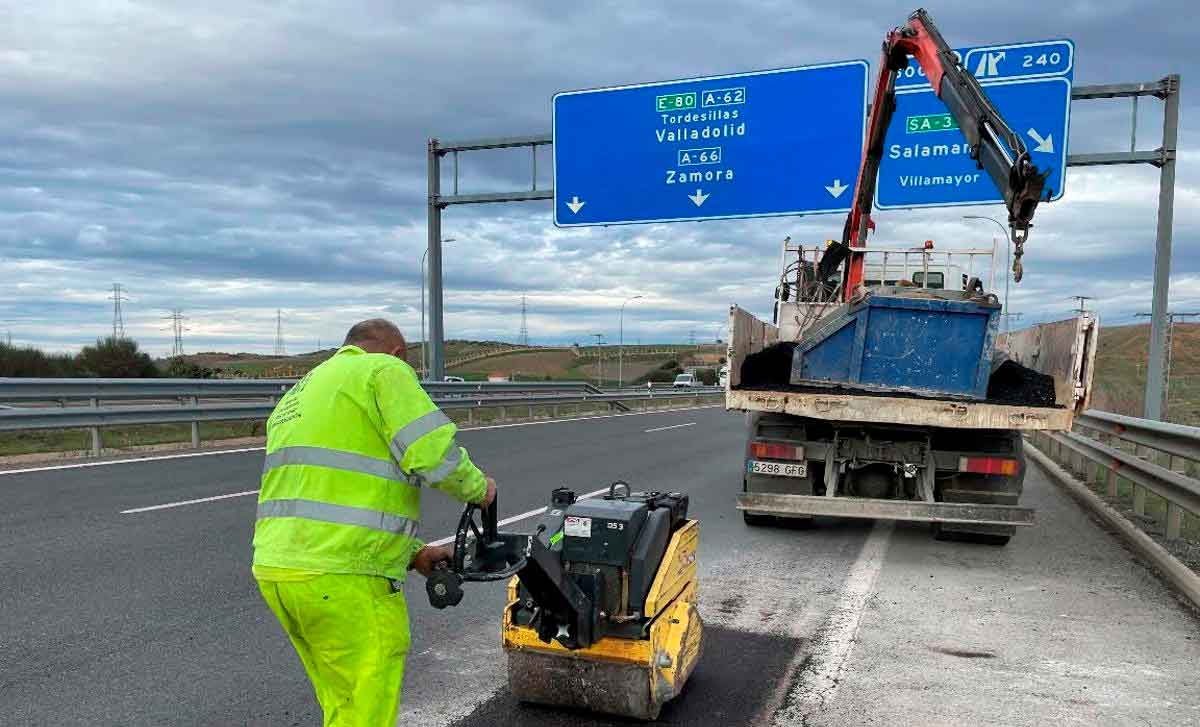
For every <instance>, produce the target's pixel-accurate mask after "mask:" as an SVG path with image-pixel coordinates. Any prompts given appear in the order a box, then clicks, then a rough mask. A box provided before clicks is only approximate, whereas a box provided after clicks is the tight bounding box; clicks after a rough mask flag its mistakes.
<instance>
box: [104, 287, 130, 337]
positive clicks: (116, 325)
mask: <svg viewBox="0 0 1200 727" xmlns="http://www.w3.org/2000/svg"><path fill="white" fill-rule="evenodd" d="M109 297H110V298H112V302H113V321H112V330H113V338H116V339H118V340H119V339H122V338H124V337H125V316H124V315H123V314H122V313H121V301H123V300H129V299H128V298H126V297H125V296H124V295H123V293H122V290H121V284H120V283H113V286H112V295H111V296H109Z"/></svg>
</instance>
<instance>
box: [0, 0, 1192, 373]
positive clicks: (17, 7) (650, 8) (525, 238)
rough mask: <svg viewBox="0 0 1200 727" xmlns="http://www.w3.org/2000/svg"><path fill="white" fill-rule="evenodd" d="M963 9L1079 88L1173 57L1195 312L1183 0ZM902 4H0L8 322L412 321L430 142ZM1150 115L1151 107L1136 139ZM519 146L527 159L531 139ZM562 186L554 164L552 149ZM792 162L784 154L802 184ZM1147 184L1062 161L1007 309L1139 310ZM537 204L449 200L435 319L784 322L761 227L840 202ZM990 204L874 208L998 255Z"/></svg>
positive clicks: (963, 40)
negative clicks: (741, 317) (725, 206)
mask: <svg viewBox="0 0 1200 727" xmlns="http://www.w3.org/2000/svg"><path fill="white" fill-rule="evenodd" d="M994 7H995V4H994V3H982V2H955V3H946V4H944V6H943V7H938V6H931V8H930V9H931V11H932V13H933V14H934V17H935V18H936V19H937V21H938V24H939V26H940V27H941V29H942V31H943V33H944V34H945V36H946V37H947V39H948V40H949V41H950V42H951V43H952V44H954V45H956V46H968V45H983V44H989V43H1005V42H1014V41H1022V40H1033V39H1041V38H1051V37H1068V38H1072V39H1074V40H1075V42H1076V46H1077V55H1076V73H1075V80H1076V83H1077V84H1088V83H1112V82H1124V81H1149V80H1152V79H1157V78H1159V77H1161V76H1163V75H1165V74H1167V73H1170V72H1176V73H1181V74H1182V75H1183V94H1182V99H1183V105H1182V117H1183V120H1182V124H1181V129H1180V146H1181V150H1180V162H1179V165H1178V183H1177V187H1176V199H1175V205H1176V206H1175V252H1174V260H1173V270H1172V279H1171V302H1172V307H1173V308H1177V309H1181V310H1182V309H1193V310H1195V309H1200V113H1197V111H1200V101H1197V99H1200V86H1197V85H1195V84H1196V83H1200V74H1196V73H1195V71H1197V70H1200V51H1197V46H1196V43H1195V37H1194V32H1193V31H1192V30H1191V29H1190V27H1189V26H1188V24H1186V23H1181V22H1178V20H1179V18H1180V17H1181V15H1182V16H1186V15H1188V13H1187V11H1186V5H1185V4H1184V3H1183V2H1181V1H1180V2H1174V3H1168V2H1138V3H1134V2H1126V1H1124V0H1106V1H1105V2H1094V1H1093V2H1085V1H1079V0H1064V1H1062V2H1056V3H1045V2H1032V1H1031V0H1013V2H1010V3H1007V4H1005V5H1004V6H1003V10H1002V11H1000V10H993V8H994ZM909 10H911V7H909V6H907V5H900V4H895V3H886V2H871V1H870V0H845V1H844V2H839V3H825V2H821V3H818V2H811V1H810V2H804V1H803V0H786V1H785V0H741V1H740V2H729V0H724V1H722V2H714V1H712V0H689V1H688V2H671V3H646V2H590V3H559V2H554V3H552V2H532V1H528V0H527V1H524V2H522V1H521V0H507V1H505V2H491V1H490V0H464V1H462V2H456V3H415V2H411V1H410V0H393V1H392V2H363V1H360V0H342V1H341V2H337V3H332V2H330V3H325V2H303V3H295V2H273V3H265V2H254V1H253V0H237V2H233V1H231V0H212V1H210V2H205V3H197V2H175V1H174V0H160V1H158V2H134V1H125V2H122V1H119V0H92V1H91V2H76V3H71V2H66V1H60V2H45V3H12V2H10V3H6V4H5V5H4V7H2V8H0V94H3V98H4V103H3V104H2V105H0V178H2V182H0V335H3V334H4V332H5V331H11V335H12V338H13V340H14V342H18V343H31V344H36V345H39V346H43V347H46V348H50V349H56V350H74V349H77V348H78V347H79V346H80V345H83V344H85V343H88V342H89V341H91V340H94V339H95V338H96V337H97V336H100V335H104V334H106V333H107V332H108V331H109V330H110V325H111V316H112V309H111V306H112V303H111V301H110V300H109V299H108V298H109V295H110V288H111V285H112V284H113V283H114V282H120V283H121V284H122V285H123V286H124V288H125V290H126V291H127V296H128V300H127V301H125V302H124V307H125V318H126V326H127V329H128V331H129V333H130V334H131V335H133V336H134V337H136V338H138V339H139V340H140V341H141V342H142V343H143V344H144V346H145V347H147V348H148V349H149V350H150V351H151V352H152V353H154V354H156V355H161V354H162V353H164V352H165V351H167V350H168V349H169V348H170V332H169V324H168V322H167V321H166V320H164V316H166V315H167V314H168V312H169V310H170V309H172V308H180V309H182V310H183V312H184V315H186V316H187V327H188V330H187V331H186V333H185V339H184V342H185V348H186V350H188V351H189V352H192V351H199V350H239V351H257V352H270V351H271V349H272V346H273V337H274V331H275V312H276V309H282V311H283V318H284V333H285V338H286V342H287V347H288V350H289V351H291V352H297V351H302V350H311V349H312V348H313V347H315V346H316V344H317V341H318V340H319V341H320V342H321V343H322V344H323V345H329V344H330V343H331V342H333V341H334V340H335V339H338V340H340V338H341V336H342V335H343V333H344V331H345V329H346V327H347V326H348V325H349V324H351V323H353V322H354V321H355V320H358V319H361V318H363V317H367V316H373V315H385V316H388V317H391V318H393V319H395V320H396V321H397V322H398V323H400V324H401V326H402V327H404V328H405V329H406V330H409V331H410V332H411V333H410V338H419V333H418V331H419V319H420V280H421V276H420V258H421V253H422V251H423V250H424V249H425V207H424V199H425V191H426V186H425V185H426V182H425V143H426V139H427V138H428V137H430V136H437V137H440V138H443V139H463V138H471V137H477V136H503V135H525V134H537V133H544V132H548V131H549V128H550V98H551V96H552V95H553V94H554V93H555V92H557V91H561V90H567V89H577V88H589V87H596V86H607V85H617V84H626V83H637V82H646V81H655V80H661V79H670V78H682V77H690V76H701V75H713V74H721V73H731V72H739V71H748V70H755V69H763V68H777V67H785V66H793V65H803V64H811V63H821V62H826V61H833V60H844V59H851V58H866V59H868V60H870V61H871V63H872V65H873V66H874V63H875V56H876V53H877V52H878V50H877V49H878V47H879V43H880V40H881V39H882V36H883V34H884V32H885V31H886V30H887V28H888V27H890V26H892V25H895V24H897V23H899V22H901V21H903V19H904V18H905V17H906V15H907V13H908V11H909ZM1161 107H1162V104H1161V103H1160V102H1158V101H1156V100H1153V99H1146V100H1143V101H1142V103H1141V113H1140V118H1139V127H1138V128H1139V135H1140V137H1141V141H1140V143H1139V146H1140V147H1142V148H1154V147H1157V146H1158V144H1159V140H1160V132H1161V124H1162V111H1161ZM1129 115H1130V111H1129V102H1128V101H1088V102H1078V103H1076V104H1075V105H1074V108H1073V110H1072V124H1071V125H1072V129H1071V151H1072V152H1086V151H1119V150H1122V149H1124V148H1126V147H1127V145H1128V134H1129V121H1130V120H1129ZM527 153H528V152H525V154H527ZM539 168H540V169H541V170H543V174H542V180H541V185H543V186H545V187H549V186H550V185H551V180H550V176H549V169H550V164H549V163H548V157H546V158H545V159H543V163H541V164H539ZM527 174H528V171H527V165H526V164H525V160H524V158H523V157H521V156H516V155H514V154H513V153H512V152H503V151H496V152H485V153H479V154H477V155H475V156H474V157H472V158H468V157H466V156H464V157H463V159H462V168H461V175H460V178H461V191H463V192H486V191H508V190H513V189H520V188H521V187H522V186H523V185H525V184H527V183H528V180H527V176H526V175H527ZM802 174H803V170H799V169H798V170H797V175H798V178H799V175H802ZM1157 198H1158V171H1157V170H1156V169H1154V168H1152V167H1148V166H1147V167H1144V168H1142V167H1108V168H1097V169H1091V170H1088V169H1073V170H1071V171H1070V172H1069V175H1068V180H1067V189H1066V195H1065V196H1064V198H1063V199H1062V200H1061V201H1059V202H1056V203H1054V204H1052V205H1046V206H1044V207H1043V208H1041V209H1040V210H1039V212H1038V219H1037V227H1036V228H1035V230H1034V232H1033V235H1032V236H1031V240H1030V242H1029V244H1028V246H1027V256H1026V265H1025V270H1026V278H1025V281H1024V282H1023V283H1021V284H1020V285H1019V286H1017V287H1015V288H1014V292H1013V294H1012V305H1011V307H1012V309H1013V310H1014V311H1018V312H1022V313H1024V314H1025V318H1024V319H1023V320H1022V322H1023V323H1024V322H1028V321H1030V320H1046V319H1052V318H1055V317H1059V316H1061V315H1063V314H1065V313H1066V312H1068V311H1069V309H1070V308H1071V306H1072V303H1071V301H1069V300H1068V296H1070V295H1072V294H1081V295H1090V296H1093V297H1094V298H1095V301H1094V302H1093V303H1094V305H1095V307H1096V308H1097V309H1098V310H1099V311H1100V312H1101V314H1102V316H1103V317H1104V319H1105V320H1106V321H1107V322H1108V323H1110V324H1111V323H1114V322H1128V321H1131V320H1133V319H1132V316H1133V314H1134V313H1136V312H1139V311H1143V310H1148V307H1149V304H1150V289H1151V271H1152V266H1153V250H1154V230H1155V210H1156V205H1157ZM550 211H551V210H550V203H549V202H532V203H522V204H510V205H488V206H474V207H455V208H452V209H450V210H448V211H447V213H446V215H445V219H444V223H443V225H444V228H443V231H444V234H445V235H446V236H448V237H453V238H455V241H454V242H452V243H450V244H449V245H447V249H446V260H445V276H446V277H445V280H446V283H445V284H446V291H447V292H446V306H447V315H446V333H447V336H448V337H453V338H487V339H501V340H505V339H507V340H513V339H514V338H515V337H516V335H517V331H518V329H519V327H520V299H521V296H522V294H525V295H526V296H527V297H528V306H529V332H530V338H531V340H532V341H534V342H538V343H552V342H555V343H557V342H563V341H571V340H585V339H586V338H587V336H588V334H591V333H594V332H604V333H605V334H606V335H607V336H608V338H609V339H610V340H614V341H615V339H616V335H617V309H618V306H619V305H620V302H621V300H623V299H624V298H625V297H628V296H631V295H637V294H641V295H643V296H644V298H643V299H641V300H638V301H635V302H634V303H632V304H630V305H629V307H628V308H627V311H626V317H625V318H626V320H625V337H626V340H627V341H634V340H641V341H643V342H679V341H683V340H686V339H687V338H688V336H689V334H690V332H692V331H695V335H696V337H697V338H708V339H711V338H712V337H713V336H714V335H716V334H717V333H718V329H719V327H720V326H721V323H722V321H723V319H724V318H725V314H726V311H727V307H728V305H729V303H731V302H736V303H739V304H740V305H742V306H743V307H747V308H750V309H751V310H754V311H756V312H759V313H760V315H765V314H766V313H767V312H768V311H769V310H770V299H771V291H772V289H773V287H774V284H773V278H775V276H776V275H777V271H776V264H777V260H778V245H779V241H780V240H781V239H782V238H783V237H784V236H785V235H791V236H792V238H793V239H794V240H804V241H811V242H814V243H816V242H819V241H821V240H824V239H826V238H828V237H836V236H839V235H840V231H841V227H842V218H841V217H840V216H814V217H807V218H803V219H801V218H770V219H762V220H742V221H725V222H699V223H677V224H670V225H649V226H644V225H636V226H622V227H609V228H585V229H580V228H576V229H569V230H559V229H556V228H555V227H554V226H553V224H552V222H551V215H550ZM962 214H990V215H994V216H1002V215H1003V214H1004V210H1003V208H1002V207H1001V206H990V207H980V208H952V209H943V210H926V211H919V212H916V211H895V212H888V213H877V214H876V222H877V225H878V230H877V232H876V234H875V236H874V237H873V238H872V243H873V244H879V245H888V244H891V245H909V244H913V243H919V242H920V241H921V240H924V239H926V238H933V239H935V240H937V241H938V244H939V246H946V247H952V246H955V245H959V246H968V245H976V246H978V245H984V244H990V242H989V241H990V237H991V234H992V231H993V230H992V229H989V228H990V225H988V224H987V223H983V224H980V223H971V222H963V221H961V220H960V219H959V218H960V216H961V215H962Z"/></svg>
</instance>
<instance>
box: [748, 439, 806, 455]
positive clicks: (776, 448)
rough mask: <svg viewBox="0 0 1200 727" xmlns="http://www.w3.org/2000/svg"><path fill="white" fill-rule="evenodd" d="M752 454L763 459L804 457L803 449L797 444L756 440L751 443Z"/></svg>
mask: <svg viewBox="0 0 1200 727" xmlns="http://www.w3.org/2000/svg"><path fill="white" fill-rule="evenodd" d="M750 454H752V455H754V457H755V458H761V459H804V454H803V452H802V450H801V449H800V448H799V447H797V446H796V445H794V444H776V443H775V442H754V443H752V444H751V445H750Z"/></svg>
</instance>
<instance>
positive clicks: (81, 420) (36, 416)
mask: <svg viewBox="0 0 1200 727" xmlns="http://www.w3.org/2000/svg"><path fill="white" fill-rule="evenodd" d="M109 381H115V382H116V384H115V385H113V386H108V385H107V383H108V382H109ZM132 381H141V382H151V383H148V384H147V383H142V384H141V386H142V387H144V388H138V386H139V385H138V384H131V382H132ZM16 382H29V383H28V385H27V387H24V388H23V387H22V385H21V384H20V383H16ZM249 383H253V382H244V381H241V380H216V381H215V382H214V381H212V380H208V379H201V380H184V381H183V382H182V383H180V382H178V381H174V382H173V381H172V380H169V379H168V380H161V379H140V380H125V379H117V380H105V379H90V380H89V379H83V380H79V382H76V380H70V379H68V380H64V379H17V380H14V379H0V399H5V398H7V397H10V396H11V397H13V399H12V400H18V401H46V400H59V401H66V400H69V399H88V400H90V401H91V402H92V405H91V406H62V407H12V408H4V409H0V432H17V431H32V430H39V429H89V430H90V431H91V438H92V442H91V451H92V453H93V454H94V455H99V454H100V452H101V450H102V448H103V441H102V438H101V435H100V430H101V428H103V427H112V426H136V425H147V424H179V423H190V424H191V430H192V431H191V442H192V446H193V447H199V446H200V422H212V421H253V420H263V419H266V418H267V417H269V416H270V415H271V412H272V411H273V410H274V408H275V403H276V402H275V399H276V398H277V397H278V396H279V395H280V394H281V393H282V391H285V390H286V387H287V386H290V385H292V384H294V383H295V381H294V380H291V379H286V380H284V379H275V380H269V381H268V382H267V383H265V384H261V385H260V388H257V389H256V388H255V387H253V386H248V385H243V384H249ZM229 384H237V385H235V386H229ZM281 385H282V386H283V387H284V388H283V389H282V390H281V389H280V388H279V387H280V386H281ZM189 387H192V388H189ZM425 388H426V390H427V391H428V392H429V393H430V394H431V396H432V398H433V401H434V403H436V404H437V405H438V406H439V407H441V408H442V409H447V410H454V409H460V410H466V412H467V423H468V424H473V423H474V420H475V414H474V412H475V410H476V409H481V408H487V409H495V410H497V411H498V417H497V419H498V421H501V422H503V421H506V420H507V419H508V411H509V410H510V409H511V408H513V407H527V408H528V414H529V417H530V418H533V416H534V409H535V408H549V409H550V416H552V417H557V416H558V414H559V407H563V406H576V407H578V406H581V405H585V404H597V403H603V404H607V405H608V406H609V408H610V409H615V410H620V411H628V410H629V407H628V406H626V405H625V403H626V402H632V401H653V400H656V399H657V400H660V401H662V400H675V399H699V398H703V397H709V396H714V395H716V394H719V393H721V390H719V389H713V390H709V389H698V388H693V389H675V390H666V391H664V390H661V389H660V390H640V391H636V392H634V391H628V392H626V391H618V392H605V391H601V390H599V389H597V388H595V387H594V386H592V385H590V384H587V383H584V382H486V383H482V382H480V383H451V382H438V383H430V384H427V385H426V386H425ZM31 392H32V393H31ZM130 392H132V393H130ZM180 392H182V393H180ZM529 392H533V393H529ZM255 395H257V396H266V397H269V398H268V400H267V401H263V402H219V403H200V402H199V401H198V397H201V396H203V397H213V396H226V397H243V398H244V397H247V396H255ZM169 397H180V398H182V399H183V400H184V401H183V402H182V404H181V405H179V406H172V405H161V404H141V403H134V404H125V405H118V406H100V405H99V403H98V402H99V401H100V400H101V399H118V400H119V399H137V398H160V399H161V398H169Z"/></svg>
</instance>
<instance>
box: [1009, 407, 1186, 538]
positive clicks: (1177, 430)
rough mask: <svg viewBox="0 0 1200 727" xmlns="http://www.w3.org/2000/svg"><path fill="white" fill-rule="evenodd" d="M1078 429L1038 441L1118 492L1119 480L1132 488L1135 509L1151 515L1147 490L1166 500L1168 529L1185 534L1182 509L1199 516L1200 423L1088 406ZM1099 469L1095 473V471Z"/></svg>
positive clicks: (1112, 492) (1035, 436) (1085, 475)
mask: <svg viewBox="0 0 1200 727" xmlns="http://www.w3.org/2000/svg"><path fill="white" fill-rule="evenodd" d="M1075 428H1076V429H1077V430H1078V431H1077V432H1054V433H1051V432H1036V433H1034V434H1033V435H1032V439H1033V442H1034V444H1036V445H1038V447H1039V449H1041V450H1042V451H1043V452H1045V453H1046V454H1047V455H1048V456H1049V457H1050V458H1051V459H1053V460H1055V461H1057V462H1058V463H1059V464H1062V465H1066V466H1068V467H1070V468H1071V469H1073V470H1074V471H1075V472H1077V473H1079V474H1080V475H1081V476H1082V477H1083V478H1084V479H1086V480H1089V481H1090V480H1092V479H1093V474H1095V476H1096V478H1097V479H1101V480H1103V482H1104V484H1105V494H1107V495H1108V496H1109V497H1110V498H1112V497H1117V496H1118V493H1119V491H1120V480H1121V479H1124V480H1127V481H1128V482H1129V484H1130V487H1131V489H1132V497H1133V510H1134V512H1135V513H1136V514H1137V515H1139V516H1142V517H1145V516H1146V493H1147V492H1151V493H1154V494H1155V495H1157V496H1159V497H1161V498H1162V499H1163V500H1165V501H1166V503H1167V507H1166V520H1165V523H1164V528H1163V530H1164V533H1165V535H1166V537H1167V539H1168V540H1174V539H1177V538H1179V537H1180V534H1181V529H1182V528H1181V526H1182V522H1183V513H1184V512H1188V513H1190V514H1191V515H1192V516H1193V517H1200V479H1197V478H1196V473H1197V472H1200V427H1190V426H1186V425H1183V424H1171V423H1167V422H1158V421H1153V420H1149V419H1138V418H1136V417H1127V416H1122V415H1120V414H1111V413H1109V412H1104V411H1097V410H1094V409H1089V410H1088V411H1086V412H1084V413H1083V415H1081V416H1079V417H1076V419H1075ZM1093 471H1094V472H1093Z"/></svg>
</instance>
